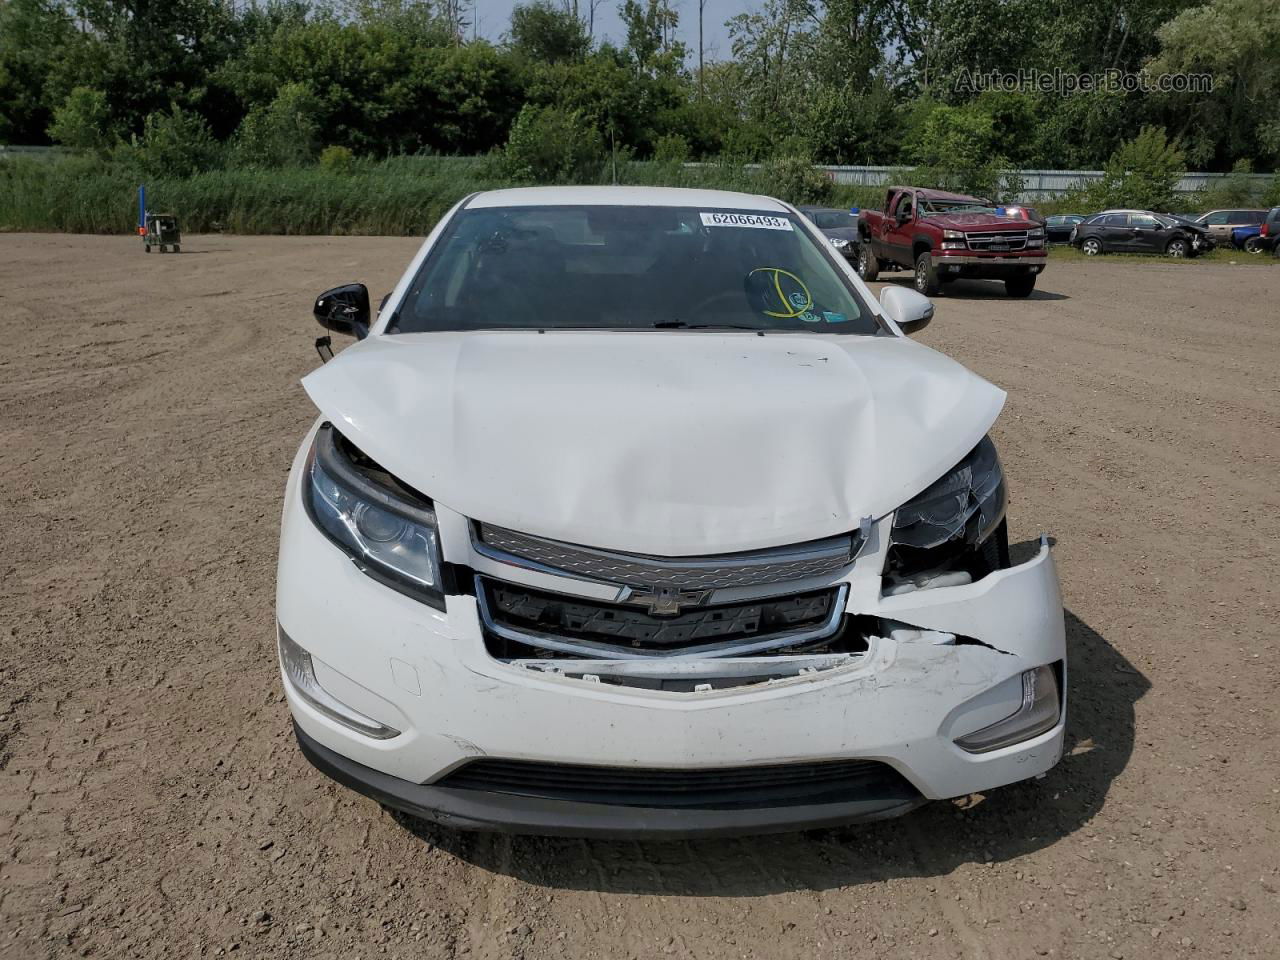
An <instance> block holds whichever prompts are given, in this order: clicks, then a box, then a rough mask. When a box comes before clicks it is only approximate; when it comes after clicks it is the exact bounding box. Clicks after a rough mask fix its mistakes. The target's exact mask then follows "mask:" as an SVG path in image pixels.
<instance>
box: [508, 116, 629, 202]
mask: <svg viewBox="0 0 1280 960" xmlns="http://www.w3.org/2000/svg"><path fill="white" fill-rule="evenodd" d="M503 153H504V156H505V158H506V166H507V171H508V173H509V175H510V176H511V178H512V179H513V180H517V181H520V182H524V183H575V182H583V181H590V182H594V181H595V179H596V177H597V175H598V173H599V169H600V164H601V163H602V162H603V160H604V148H603V145H602V143H601V138H600V133H599V131H598V130H596V129H595V127H593V126H591V124H590V123H589V122H588V121H587V120H586V119H585V118H584V117H583V116H582V114H581V113H579V112H578V111H568V110H563V109H561V108H559V107H535V106H530V105H526V106H525V107H524V108H523V109H522V110H521V111H520V115H519V116H518V117H516V122H515V123H514V124H513V125H512V127H511V136H510V137H509V138H508V139H507V145H506V147H505V149H504V151H503Z"/></svg>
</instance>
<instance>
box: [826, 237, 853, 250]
mask: <svg viewBox="0 0 1280 960" xmlns="http://www.w3.org/2000/svg"><path fill="white" fill-rule="evenodd" d="M827 239H828V240H830V241H831V245H832V246H833V247H835V248H836V249H837V250H843V249H844V248H845V247H847V246H848V245H849V241H848V240H841V239H840V238H839V237H828V238H827Z"/></svg>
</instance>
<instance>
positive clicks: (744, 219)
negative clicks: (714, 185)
mask: <svg viewBox="0 0 1280 960" xmlns="http://www.w3.org/2000/svg"><path fill="white" fill-rule="evenodd" d="M702 225H703V226H704V227H752V228H754V229H757V230H790V229H791V221H790V220H788V219H787V218H786V217H771V216H769V215H768V214H765V213H704V214H702Z"/></svg>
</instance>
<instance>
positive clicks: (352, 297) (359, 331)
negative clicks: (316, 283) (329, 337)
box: [312, 283, 372, 340]
mask: <svg viewBox="0 0 1280 960" xmlns="http://www.w3.org/2000/svg"><path fill="white" fill-rule="evenodd" d="M312 313H313V314H314V316H315V318H316V321H317V322H318V323H319V324H320V326H322V327H324V328H325V329H326V330H332V331H333V332H334V333H345V334H348V335H349V336H353V337H355V338H356V339H357V340H363V339H364V338H365V337H366V336H368V334H369V321H370V319H371V316H372V314H371V312H370V310H369V288H368V287H366V286H365V285H364V284H363V283H347V284H343V285H342V286H340V287H334V288H333V289H332V290H326V291H325V292H324V293H322V294H320V296H318V297H317V298H316V305H315V309H314V310H313V311H312Z"/></svg>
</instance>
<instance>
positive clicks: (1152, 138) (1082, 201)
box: [1069, 127, 1187, 211]
mask: <svg viewBox="0 0 1280 960" xmlns="http://www.w3.org/2000/svg"><path fill="white" fill-rule="evenodd" d="M1186 169H1187V168H1186V161H1185V160H1184V159H1183V155H1182V151H1181V149H1180V148H1179V147H1178V145H1177V144H1176V143H1172V142H1170V141H1169V139H1168V135H1167V134H1166V133H1165V131H1164V129H1163V128H1159V127H1143V128H1142V130H1141V132H1139V134H1138V135H1137V136H1136V137H1134V138H1133V139H1132V140H1130V141H1128V142H1127V143H1125V144H1122V145H1121V147H1120V148H1119V149H1118V150H1116V152H1115V153H1113V154H1112V155H1111V159H1109V160H1108V161H1107V164H1106V167H1105V168H1104V171H1103V176H1102V179H1101V180H1098V181H1095V182H1093V183H1089V184H1086V185H1084V186H1083V187H1081V188H1078V189H1077V190H1075V191H1073V192H1072V193H1071V194H1070V195H1069V198H1070V199H1071V200H1072V201H1073V202H1075V203H1077V204H1078V205H1079V206H1080V208H1081V209H1094V210H1103V209H1107V208H1110V207H1131V208H1134V209H1139V210H1160V211H1170V210H1175V209H1177V208H1178V207H1179V206H1180V201H1178V199H1177V197H1176V195H1175V194H1174V192H1173V189H1174V187H1175V186H1177V184H1178V181H1179V180H1180V179H1182V175H1183V174H1184V173H1186Z"/></svg>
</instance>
